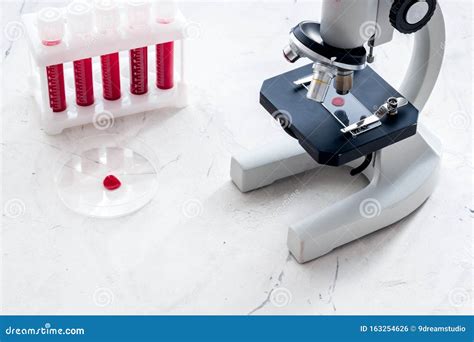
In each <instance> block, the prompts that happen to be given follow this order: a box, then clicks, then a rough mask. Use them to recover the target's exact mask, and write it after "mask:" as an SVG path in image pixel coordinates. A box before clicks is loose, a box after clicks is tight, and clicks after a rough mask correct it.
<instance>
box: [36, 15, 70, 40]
mask: <svg viewBox="0 0 474 342" xmlns="http://www.w3.org/2000/svg"><path fill="white" fill-rule="evenodd" d="M36 22H37V27H38V34H39V37H40V39H41V41H42V42H43V44H44V45H48V46H49V45H57V44H59V43H61V40H62V39H63V36H64V18H63V15H62V13H61V10H59V9H58V8H55V7H45V8H43V9H42V10H41V11H39V12H38V14H37V16H36Z"/></svg>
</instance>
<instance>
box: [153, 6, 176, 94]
mask: <svg viewBox="0 0 474 342" xmlns="http://www.w3.org/2000/svg"><path fill="white" fill-rule="evenodd" d="M177 11H178V9H177V7H176V3H175V1H172V0H167V1H164V2H158V3H157V7H156V12H157V19H156V20H157V22H158V23H159V24H169V23H171V22H173V21H174V19H175V17H176V14H177ZM156 86H157V87H158V88H159V89H170V88H173V86H174V42H166V43H161V44H157V45H156Z"/></svg>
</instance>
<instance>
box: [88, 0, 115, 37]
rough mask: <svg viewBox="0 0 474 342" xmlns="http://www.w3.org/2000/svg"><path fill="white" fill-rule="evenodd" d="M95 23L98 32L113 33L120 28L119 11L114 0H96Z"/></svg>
mask: <svg viewBox="0 0 474 342" xmlns="http://www.w3.org/2000/svg"><path fill="white" fill-rule="evenodd" d="M94 9H95V21H96V25H97V29H98V30H99V32H102V33H104V32H113V31H116V30H117V29H118V27H119V26H120V10H119V7H118V4H117V2H116V1H114V0H96V1H95V3H94Z"/></svg>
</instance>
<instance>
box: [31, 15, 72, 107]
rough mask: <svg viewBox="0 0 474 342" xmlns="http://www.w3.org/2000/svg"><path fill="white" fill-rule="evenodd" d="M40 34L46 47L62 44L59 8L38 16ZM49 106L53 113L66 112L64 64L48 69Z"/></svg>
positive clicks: (62, 25) (48, 67) (62, 33)
mask: <svg viewBox="0 0 474 342" xmlns="http://www.w3.org/2000/svg"><path fill="white" fill-rule="evenodd" d="M36 19H37V27H38V34H39V38H40V39H41V42H42V44H43V45H45V46H55V45H58V44H60V43H61V41H62V39H63V36H64V19H63V17H62V15H61V12H60V11H59V10H58V9H57V8H53V7H47V8H43V9H42V10H41V11H39V12H38V14H37V18H36ZM46 78H47V82H48V97H49V106H50V107H51V110H52V111H53V112H62V111H64V110H66V108H67V104H66V90H65V87H64V69H63V65H62V64H55V65H49V66H47V67H46Z"/></svg>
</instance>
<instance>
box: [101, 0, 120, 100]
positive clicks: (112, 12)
mask: <svg viewBox="0 0 474 342" xmlns="http://www.w3.org/2000/svg"><path fill="white" fill-rule="evenodd" d="M95 18H96V24H97V29H98V31H99V33H101V34H103V35H105V36H108V38H109V39H114V38H119V33H118V28H119V27H120V12H119V7H118V5H117V2H116V1H114V0H107V1H97V2H95ZM119 60H120V59H119V54H118V52H112V53H110V54H107V55H103V56H100V63H101V69H102V94H103V97H104V99H106V100H110V101H114V100H118V99H119V98H120V96H121V93H120V62H119Z"/></svg>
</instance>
